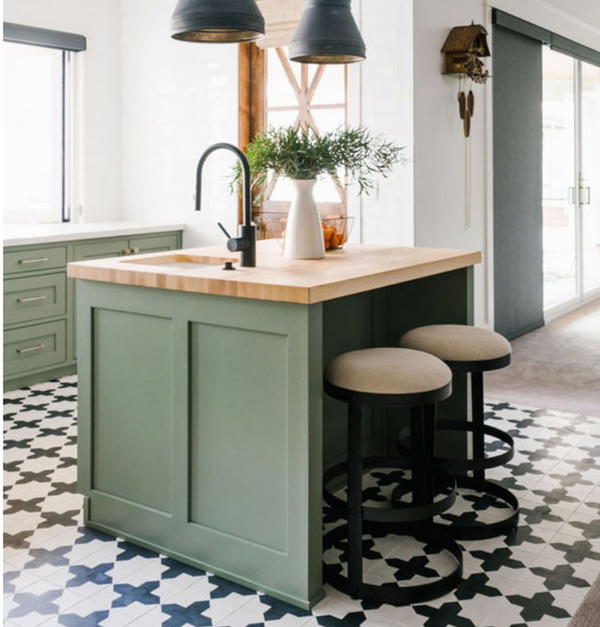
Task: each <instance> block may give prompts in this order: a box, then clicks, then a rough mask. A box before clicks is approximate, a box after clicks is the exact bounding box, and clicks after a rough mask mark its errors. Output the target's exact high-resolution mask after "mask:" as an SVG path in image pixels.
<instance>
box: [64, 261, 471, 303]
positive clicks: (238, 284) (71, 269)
mask: <svg viewBox="0 0 600 627" xmlns="http://www.w3.org/2000/svg"><path fill="white" fill-rule="evenodd" d="M480 262H481V253H479V252H465V253H462V254H457V255H454V256H451V257H447V258H443V259H439V260H436V261H422V262H420V263H416V264H414V265H411V266H407V267H404V268H393V269H391V270H384V271H382V272H376V273H373V274H369V275H365V276H362V277H356V278H345V279H340V280H339V281H332V282H330V283H325V284H322V285H318V286H294V285H285V284H279V283H253V282H250V281H231V280H220V279H218V278H212V277H194V276H185V277H182V276H177V275H172V274H159V273H157V272H152V271H145V270H142V269H139V268H138V269H136V270H128V269H121V268H118V269H117V268H106V269H102V268H98V267H94V266H87V265H85V264H77V263H75V264H69V265H68V270H67V273H68V276H69V277H70V278H73V279H82V280H87V281H97V282H103V283H116V284H118V285H130V286H134V287H147V288H150V289H164V290H170V291H178V292H188V293H196V294H212V295H215V296H229V297H233V298H245V299H255V300H267V301H276V302H287V303H295V304H301V305H313V304H317V303H320V302H324V301H328V300H333V299H335V298H342V297H344V296H350V295H352V294H357V293H360V292H366V291H370V290H373V289H379V288H383V287H387V286H389V285H394V284H396V283H406V282H409V281H413V280H416V279H421V278H424V277H427V276H433V275H436V274H442V273H444V272H451V271H453V270H459V269H461V268H466V267H469V266H472V265H475V264H477V263H480Z"/></svg>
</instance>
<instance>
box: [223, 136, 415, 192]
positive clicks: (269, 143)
mask: <svg viewBox="0 0 600 627" xmlns="http://www.w3.org/2000/svg"><path fill="white" fill-rule="evenodd" d="M404 150H405V148H404V147H401V146H398V145H397V144H395V143H394V142H390V141H385V140H384V139H383V138H382V137H380V136H374V135H373V134H372V133H371V131H369V129H367V128H366V127H364V126H359V127H356V128H347V127H340V128H338V129H336V130H333V131H329V132H327V133H324V134H323V135H319V134H317V133H316V132H315V131H314V130H312V129H308V128H302V127H301V128H297V127H295V126H289V127H283V128H270V129H269V130H267V131H265V132H264V133H261V134H260V135H258V136H257V137H256V138H255V139H254V140H253V141H252V142H251V143H250V144H249V145H248V149H247V151H246V156H247V158H248V163H249V164H250V172H251V176H252V179H251V180H252V189H253V192H254V195H255V200H256V201H257V202H261V201H262V193H263V191H264V188H265V184H266V183H267V180H268V178H269V176H271V175H276V176H284V177H286V178H289V179H314V178H317V177H319V176H321V175H323V174H329V175H330V176H331V177H332V178H333V179H334V181H335V182H336V184H340V182H339V176H338V173H339V171H340V170H342V169H343V170H344V171H345V173H346V176H347V181H348V184H350V183H357V184H358V187H359V194H363V193H364V194H367V195H368V194H369V193H370V192H371V191H372V190H373V189H374V187H375V182H374V177H375V176H376V175H381V176H383V177H387V176H389V174H390V173H391V172H392V170H393V167H394V165H395V164H396V163H405V162H406V160H407V159H406V157H405V156H404V154H403V153H404ZM241 184H242V172H241V168H240V167H239V166H237V167H236V168H235V171H234V176H233V180H232V184H231V187H232V191H236V190H237V189H239V186H240V185H241Z"/></svg>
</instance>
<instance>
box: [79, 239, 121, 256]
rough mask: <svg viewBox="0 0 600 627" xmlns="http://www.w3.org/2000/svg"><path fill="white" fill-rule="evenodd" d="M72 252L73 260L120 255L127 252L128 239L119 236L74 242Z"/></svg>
mask: <svg viewBox="0 0 600 627" xmlns="http://www.w3.org/2000/svg"><path fill="white" fill-rule="evenodd" d="M73 252H74V256H73V261H86V260H90V259H104V258H107V257H120V256H121V255H127V254H128V253H129V240H128V239H127V238H119V239H107V240H101V241H95V242H85V243H82V244H76V245H75V249H74V251H73Z"/></svg>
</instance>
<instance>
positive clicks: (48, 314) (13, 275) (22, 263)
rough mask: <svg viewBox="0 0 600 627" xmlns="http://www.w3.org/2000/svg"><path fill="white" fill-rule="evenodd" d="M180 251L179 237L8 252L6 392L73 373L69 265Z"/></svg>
mask: <svg viewBox="0 0 600 627" xmlns="http://www.w3.org/2000/svg"><path fill="white" fill-rule="evenodd" d="M179 248H181V231H170V232H165V233H149V234H147V235H143V234H136V235H133V236H126V237H109V238H98V239H87V240H77V241H71V242H58V243H55V244H54V243H53V244H39V245H31V246H15V247H9V248H6V249H5V250H4V388H5V390H10V389H14V388H17V387H20V386H22V385H30V384H32V383H35V382H38V381H45V380H48V379H50V378H54V377H57V376H62V375H64V374H70V373H73V372H75V368H76V359H77V355H76V348H75V330H74V329H75V294H74V287H75V285H74V282H73V281H72V280H71V279H68V278H67V275H66V266H67V263H69V262H71V261H84V260H87V259H98V258H101V257H116V256H119V255H131V254H136V253H143V252H157V251H162V250H177V249H179Z"/></svg>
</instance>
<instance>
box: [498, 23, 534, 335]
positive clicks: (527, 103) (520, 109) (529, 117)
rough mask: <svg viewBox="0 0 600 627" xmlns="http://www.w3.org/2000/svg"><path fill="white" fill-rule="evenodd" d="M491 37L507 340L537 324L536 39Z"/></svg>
mask: <svg viewBox="0 0 600 627" xmlns="http://www.w3.org/2000/svg"><path fill="white" fill-rule="evenodd" d="M493 36H494V78H493V80H494V104H493V107H494V266H495V268H494V279H495V317H496V320H495V325H496V330H497V331H498V332H500V333H502V334H503V335H505V336H507V337H508V338H510V339H512V338H515V337H517V336H519V335H522V334H523V333H526V332H527V331H530V330H532V329H534V328H537V327H539V326H541V325H543V324H544V317H543V258H542V253H543V250H542V224H543V222H542V106H541V105H542V44H541V42H540V41H536V40H535V39H532V38H530V37H526V36H524V35H522V34H519V33H517V32H514V31H512V30H508V29H506V28H503V27H502V26H499V25H494V31H493Z"/></svg>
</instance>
